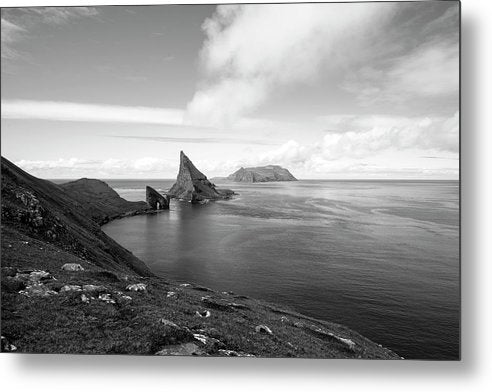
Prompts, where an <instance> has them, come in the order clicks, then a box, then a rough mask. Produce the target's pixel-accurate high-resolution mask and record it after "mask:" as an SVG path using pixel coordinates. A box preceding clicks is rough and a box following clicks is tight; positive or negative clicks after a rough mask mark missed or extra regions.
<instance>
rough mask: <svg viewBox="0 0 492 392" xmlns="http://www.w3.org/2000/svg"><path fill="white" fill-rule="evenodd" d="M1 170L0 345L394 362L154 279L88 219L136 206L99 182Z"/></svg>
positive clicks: (347, 341)
mask: <svg viewBox="0 0 492 392" xmlns="http://www.w3.org/2000/svg"><path fill="white" fill-rule="evenodd" d="M1 174H2V182H1V187H2V192H1V196H2V199H1V203H2V204H1V207H2V211H1V217H2V228H1V229H2V230H1V254H2V265H1V270H2V271H1V272H2V273H1V294H2V298H1V326H2V339H1V350H2V351H10V352H11V351H17V352H23V353H57V354H61V353H67V354H68V353H72V354H138V355H203V356H210V355H211V356H250V357H251V356H259V357H307V358H379V359H399V356H398V355H396V354H395V353H394V352H392V351H391V350H388V349H386V348H384V347H382V346H380V345H378V344H376V343H374V342H372V341H370V340H369V339H367V338H365V337H363V336H361V335H360V334H358V333H357V332H354V331H352V330H350V329H349V328H346V327H344V326H342V325H339V324H335V323H331V322H327V321H322V320H317V319H314V318H311V317H308V316H305V315H302V314H300V313H297V312H294V311H292V310H286V309H282V308H281V307H279V306H276V305H273V304H270V303H266V302H264V301H258V300H255V299H252V298H249V297H245V296H243V295H240V294H235V293H233V292H230V291H228V292H216V291H213V290H211V289H209V288H207V287H203V286H199V285H196V284H191V283H178V282H174V281H170V280H167V279H165V278H164V277H158V276H155V275H153V274H152V273H151V272H150V271H149V269H148V268H147V266H146V265H145V264H144V263H143V262H142V261H141V260H139V259H138V258H137V257H135V256H134V255H133V254H131V253H130V252H129V251H127V250H126V249H124V248H123V247H122V246H121V245H119V244H117V243H116V242H115V241H113V240H112V239H111V238H109V237H108V236H107V235H106V234H105V233H104V232H103V231H102V230H101V229H100V226H99V224H98V223H96V221H99V222H102V220H101V218H100V217H101V216H106V217H108V216H113V214H114V213H115V203H116V204H118V205H119V209H118V212H121V213H124V214H127V213H133V212H134V211H135V210H134V208H135V206H136V205H135V204H133V203H130V202H127V203H128V204H126V207H124V204H120V203H121V201H118V202H116V201H117V199H116V198H114V193H113V192H114V191H113V190H111V189H110V188H109V187H107V185H106V184H104V183H102V182H98V181H97V180H85V179H83V180H81V181H79V182H77V181H76V182H74V183H71V184H70V185H67V184H65V185H62V186H59V185H56V184H53V183H51V182H50V181H46V180H41V179H38V178H36V177H33V176H31V175H29V174H28V173H26V172H24V171H23V170H21V169H20V168H18V167H17V166H15V165H14V164H13V163H11V162H9V161H8V160H6V159H4V158H2V164H1ZM107 188H109V190H108V189H107ZM68 189H71V191H68ZM75 189H77V191H75ZM99 191H101V192H99ZM96 194H100V196H101V197H100V200H97V198H96V200H92V197H93V196H94V195H96ZM103 194H105V195H110V196H111V195H112V197H110V199H111V200H112V201H110V200H106V201H105V200H104V197H102V195H103ZM91 195H92V196H91ZM96 202H97V203H96ZM143 204H146V203H144V202H143ZM137 206H138V205H137ZM125 208H126V209H125ZM103 220H104V219H103ZM128 223H129V224H131V221H129V222H128ZM164 257H165V256H164Z"/></svg>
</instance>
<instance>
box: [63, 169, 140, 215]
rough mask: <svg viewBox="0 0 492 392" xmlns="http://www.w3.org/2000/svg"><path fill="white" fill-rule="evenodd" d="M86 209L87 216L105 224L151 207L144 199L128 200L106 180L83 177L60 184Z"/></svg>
mask: <svg viewBox="0 0 492 392" xmlns="http://www.w3.org/2000/svg"><path fill="white" fill-rule="evenodd" d="M59 186H60V187H61V188H62V189H64V190H65V192H66V193H68V194H69V196H70V197H71V198H72V199H74V200H76V201H77V202H78V203H79V207H80V208H82V209H84V214H85V216H88V217H90V218H91V219H92V220H94V221H95V222H96V223H98V224H104V223H106V222H108V221H110V220H112V219H114V218H116V217H119V216H124V215H127V214H131V213H139V212H144V211H145V210H147V209H149V207H148V205H147V204H146V203H145V202H143V201H128V200H125V199H123V198H122V197H121V196H120V195H118V193H117V192H116V191H115V190H114V189H113V188H111V187H110V186H109V185H108V184H106V183H105V182H104V181H101V180H97V179H93V178H81V179H79V180H76V181H71V182H67V183H64V184H60V185H59Z"/></svg>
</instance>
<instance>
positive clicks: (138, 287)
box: [126, 283, 147, 291]
mask: <svg viewBox="0 0 492 392" xmlns="http://www.w3.org/2000/svg"><path fill="white" fill-rule="evenodd" d="M126 290H127V291H147V285H146V284H145V283H134V284H129V285H128V286H126Z"/></svg>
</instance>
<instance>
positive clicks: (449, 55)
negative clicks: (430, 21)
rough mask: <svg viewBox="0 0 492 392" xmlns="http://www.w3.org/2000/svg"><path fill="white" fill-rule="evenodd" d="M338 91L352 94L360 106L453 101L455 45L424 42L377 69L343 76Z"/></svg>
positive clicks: (456, 63)
mask: <svg viewBox="0 0 492 392" xmlns="http://www.w3.org/2000/svg"><path fill="white" fill-rule="evenodd" d="M342 88H344V89H345V90H346V91H348V92H350V93H353V94H354V95H356V96H357V99H358V102H359V103H360V104H362V105H363V106H369V105H374V104H380V103H392V104H408V103H410V104H411V102H410V101H411V100H418V99H422V98H436V97H437V98H439V97H445V96H449V95H453V96H454V97H455V99H456V100H457V99H458V92H459V46H458V43H457V42H453V43H448V42H444V43H441V42H431V43H426V44H424V45H422V46H419V47H418V48H416V49H415V50H414V51H412V52H411V53H409V54H406V55H402V56H400V57H397V58H393V59H391V60H389V61H386V62H385V64H380V65H379V67H378V68H375V67H369V66H365V67H362V68H360V69H359V70H357V71H356V72H353V73H351V74H349V75H348V76H347V78H346V79H345V81H344V82H343V83H342Z"/></svg>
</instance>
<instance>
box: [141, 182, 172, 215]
mask: <svg viewBox="0 0 492 392" xmlns="http://www.w3.org/2000/svg"><path fill="white" fill-rule="evenodd" d="M145 200H146V201H147V204H148V205H149V206H150V207H152V208H153V209H154V210H169V196H163V195H161V194H160V193H159V192H157V191H156V190H155V189H154V188H152V187H150V186H148V185H147V187H146V188H145Z"/></svg>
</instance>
